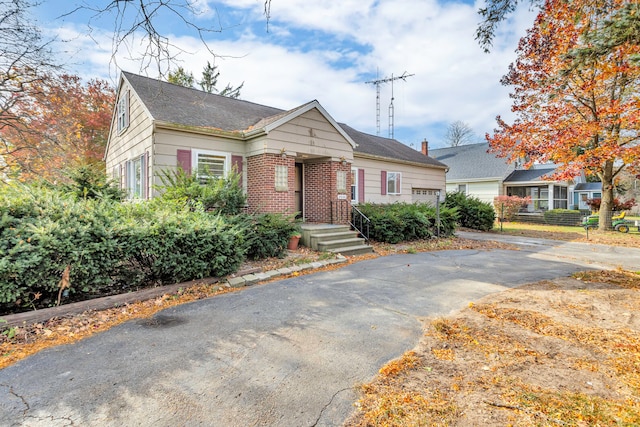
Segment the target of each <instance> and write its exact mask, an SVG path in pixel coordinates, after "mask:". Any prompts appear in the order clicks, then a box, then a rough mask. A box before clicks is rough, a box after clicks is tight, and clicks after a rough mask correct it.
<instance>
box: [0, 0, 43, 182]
mask: <svg viewBox="0 0 640 427" xmlns="http://www.w3.org/2000/svg"><path fill="white" fill-rule="evenodd" d="M31 6H32V5H31V3H30V2H29V1H28V0H0V177H1V176H4V175H6V171H7V168H8V167H9V166H8V163H9V162H8V161H7V156H10V155H11V154H12V153H14V151H15V150H16V149H17V148H16V147H14V146H12V145H11V143H10V142H9V141H7V140H6V139H5V137H4V135H5V134H7V132H12V133H20V132H23V133H28V132H29V128H28V127H26V124H27V123H28V120H27V118H25V117H23V116H21V115H20V114H18V113H17V112H16V106H17V105H18V104H20V103H23V102H25V101H26V100H27V99H29V97H30V95H31V94H32V93H34V92H35V91H36V90H37V87H38V86H39V85H40V84H41V83H42V80H43V75H44V74H45V73H49V72H51V71H52V70H53V69H54V68H55V65H54V64H53V62H52V55H51V50H50V48H49V44H50V41H48V40H46V39H44V38H43V37H42V34H41V33H40V31H39V30H38V28H37V27H35V26H34V25H33V24H32V19H31V18H30V16H29V9H30V7H31Z"/></svg>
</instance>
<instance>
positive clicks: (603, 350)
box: [347, 271, 640, 427]
mask: <svg viewBox="0 0 640 427" xmlns="http://www.w3.org/2000/svg"><path fill="white" fill-rule="evenodd" d="M638 307H640V274H638V273H630V272H624V271H600V272H583V273H578V274H576V275H574V276H573V277H571V278H561V279H556V280H553V281H542V282H539V283H534V284H530V285H527V286H522V287H520V288H516V289H512V290H508V291H506V292H502V293H499V294H495V295H491V296H488V297H485V298H483V299H482V300H480V301H477V302H476V303H474V304H470V306H469V307H468V308H466V309H464V310H462V311H461V312H459V313H458V314H456V315H454V316H451V317H446V318H438V319H425V320H424V336H423V338H422V340H421V342H420V344H419V345H418V346H417V347H416V348H415V349H414V350H412V351H410V352H407V353H406V354H405V355H404V356H403V357H401V358H400V359H398V360H395V361H392V362H391V363H389V364H388V365H386V366H384V367H383V368H382V369H381V370H380V373H379V375H378V377H377V378H376V379H375V380H374V381H373V382H372V383H370V384H366V385H363V386H362V387H361V390H360V391H361V398H360V400H359V401H358V402H357V410H356V412H355V413H354V415H353V417H352V418H351V419H350V420H349V421H348V422H347V426H350V427H355V426H470V425H483V426H507V425H514V426H556V425H557V426H566V425H568V426H585V427H586V426H612V425H620V426H631V425H640V317H639V316H638V311H637V310H638Z"/></svg>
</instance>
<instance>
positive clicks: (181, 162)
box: [178, 150, 191, 175]
mask: <svg viewBox="0 0 640 427" xmlns="http://www.w3.org/2000/svg"><path fill="white" fill-rule="evenodd" d="M178 166H180V167H181V168H182V170H183V171H185V173H186V174H187V175H189V174H190V173H191V150H178Z"/></svg>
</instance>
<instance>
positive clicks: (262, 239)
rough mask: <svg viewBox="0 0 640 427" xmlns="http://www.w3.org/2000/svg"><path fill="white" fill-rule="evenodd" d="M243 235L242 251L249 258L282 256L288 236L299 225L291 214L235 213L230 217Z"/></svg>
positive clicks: (296, 229)
mask: <svg viewBox="0 0 640 427" xmlns="http://www.w3.org/2000/svg"><path fill="white" fill-rule="evenodd" d="M231 222H232V223H233V224H236V225H237V226H238V227H239V228H240V229H241V230H242V231H243V235H244V240H243V252H244V253H245V254H246V257H247V258H249V259H254V260H255V259H262V258H269V257H278V258H282V257H284V256H285V255H286V253H287V244H288V243H289V238H290V237H291V235H293V234H294V233H296V232H300V227H299V226H298V223H297V221H296V219H295V218H294V216H293V215H281V214H276V213H264V214H256V215H237V216H235V217H233V218H231Z"/></svg>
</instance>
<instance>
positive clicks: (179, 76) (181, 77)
mask: <svg viewBox="0 0 640 427" xmlns="http://www.w3.org/2000/svg"><path fill="white" fill-rule="evenodd" d="M167 81H168V82H169V83H173V84H175V85H180V86H184V87H194V83H195V79H194V78H193V73H191V72H189V71H186V70H185V69H184V68H182V67H178V69H177V70H176V71H169V74H167Z"/></svg>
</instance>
